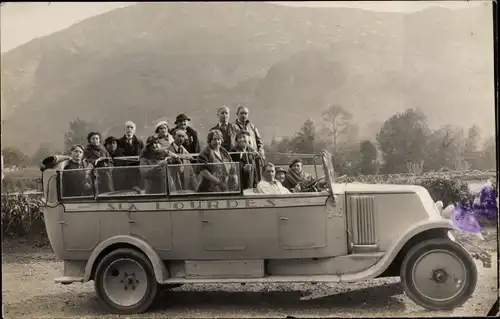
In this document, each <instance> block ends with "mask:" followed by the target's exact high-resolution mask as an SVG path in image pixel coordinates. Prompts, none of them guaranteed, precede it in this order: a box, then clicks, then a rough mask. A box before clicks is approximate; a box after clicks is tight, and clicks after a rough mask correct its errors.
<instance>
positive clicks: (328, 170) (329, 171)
mask: <svg viewBox="0 0 500 319" xmlns="http://www.w3.org/2000/svg"><path fill="white" fill-rule="evenodd" d="M322 160H323V167H324V169H325V175H326V178H327V180H328V184H330V185H331V187H332V189H333V184H335V171H334V169H333V162H332V154H330V153H329V152H328V151H323V154H322Z"/></svg>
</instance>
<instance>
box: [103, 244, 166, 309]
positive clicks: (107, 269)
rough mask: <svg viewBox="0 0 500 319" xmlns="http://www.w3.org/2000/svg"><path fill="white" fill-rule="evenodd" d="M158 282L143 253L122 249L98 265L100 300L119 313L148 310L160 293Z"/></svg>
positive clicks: (107, 256) (113, 252)
mask: <svg viewBox="0 0 500 319" xmlns="http://www.w3.org/2000/svg"><path fill="white" fill-rule="evenodd" d="M158 287H159V285H158V282H157V281H156V278H155V274H154V269H153V266H152V265H151V262H150V261H149V259H148V258H147V257H146V256H145V255H144V254H143V253H141V252H139V251H137V250H134V249H130V248H120V249H117V250H114V251H112V252H111V253H109V254H108V255H106V256H105V257H104V258H103V259H102V260H101V261H100V262H99V265H98V266H97V270H96V275H95V290H96V293H97V296H98V297H99V299H100V301H101V302H102V303H103V304H104V305H105V306H106V307H107V308H108V309H109V310H110V311H112V312H114V313H117V314H138V313H142V312H145V311H146V310H148V308H149V307H150V306H151V305H152V304H153V302H154V301H155V299H156V297H157V295H158Z"/></svg>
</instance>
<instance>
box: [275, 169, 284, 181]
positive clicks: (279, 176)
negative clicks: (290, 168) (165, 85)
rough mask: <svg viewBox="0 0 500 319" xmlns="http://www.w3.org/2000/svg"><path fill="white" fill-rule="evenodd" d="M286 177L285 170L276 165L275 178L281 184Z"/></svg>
mask: <svg viewBox="0 0 500 319" xmlns="http://www.w3.org/2000/svg"><path fill="white" fill-rule="evenodd" d="M285 179H286V170H285V169H284V168H282V167H276V180H277V181H278V182H280V183H281V184H282V185H283V183H284V182H285Z"/></svg>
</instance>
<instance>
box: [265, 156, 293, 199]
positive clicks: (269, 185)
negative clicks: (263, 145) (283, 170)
mask: <svg viewBox="0 0 500 319" xmlns="http://www.w3.org/2000/svg"><path fill="white" fill-rule="evenodd" d="M275 175H276V170H275V168H274V164H272V163H266V164H265V165H264V168H263V172H262V180H261V181H260V182H259V183H258V184H257V193H261V194H274V195H281V194H290V191H289V190H288V189H286V188H285V187H284V186H283V185H282V184H281V183H280V182H279V181H278V180H276V176H275Z"/></svg>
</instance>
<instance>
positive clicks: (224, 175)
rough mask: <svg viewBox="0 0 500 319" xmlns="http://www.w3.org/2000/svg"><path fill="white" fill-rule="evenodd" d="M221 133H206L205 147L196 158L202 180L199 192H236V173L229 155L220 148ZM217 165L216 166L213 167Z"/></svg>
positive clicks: (217, 131)
mask: <svg viewBox="0 0 500 319" xmlns="http://www.w3.org/2000/svg"><path fill="white" fill-rule="evenodd" d="M222 139H223V136H222V133H221V131H219V130H212V131H210V132H208V136H207V146H206V147H205V148H204V149H203V150H202V151H201V153H200V154H199V156H198V163H200V164H201V165H199V167H198V169H199V172H200V175H201V176H202V180H201V183H200V186H199V189H198V191H199V192H224V191H228V190H233V191H237V190H238V188H239V185H238V172H237V170H236V168H235V167H234V166H233V165H228V164H227V163H230V162H232V159H231V156H229V153H228V152H227V151H226V150H225V149H224V148H222V147H221V145H222ZM215 164H218V165H215Z"/></svg>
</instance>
